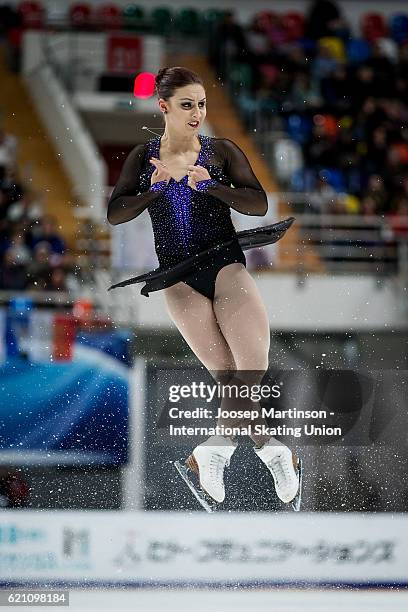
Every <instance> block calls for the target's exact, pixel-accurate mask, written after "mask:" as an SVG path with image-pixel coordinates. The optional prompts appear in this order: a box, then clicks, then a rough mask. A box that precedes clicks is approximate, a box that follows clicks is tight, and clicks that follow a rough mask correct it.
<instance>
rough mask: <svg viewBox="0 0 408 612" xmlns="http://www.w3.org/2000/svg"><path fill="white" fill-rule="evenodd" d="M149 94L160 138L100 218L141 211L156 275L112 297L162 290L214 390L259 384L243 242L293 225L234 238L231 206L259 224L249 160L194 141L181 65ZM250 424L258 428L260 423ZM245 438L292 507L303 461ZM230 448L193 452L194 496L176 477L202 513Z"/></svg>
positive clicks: (188, 80)
mask: <svg viewBox="0 0 408 612" xmlns="http://www.w3.org/2000/svg"><path fill="white" fill-rule="evenodd" d="M156 93H157V96H158V104H159V107H160V110H161V112H162V113H163V115H164V120H165V128H164V134H163V136H161V137H156V138H151V139H150V140H149V141H148V142H147V143H145V144H140V145H137V146H136V147H135V148H134V149H133V150H132V151H131V153H130V154H129V156H128V158H127V159H126V161H125V163H124V166H123V169H122V172H121V175H120V177H119V180H118V183H117V185H116V187H115V189H114V190H113V192H112V195H111V197H110V200H109V203H108V211H107V217H108V221H109V222H110V223H111V224H113V225H117V224H119V223H125V222H127V221H130V220H131V219H134V218H135V217H137V216H138V215H140V214H141V213H142V212H143V211H144V210H145V209H146V208H147V209H148V213H149V215H150V218H151V221H152V226H153V233H154V240H155V249H156V253H157V257H158V260H159V264H160V267H159V268H158V269H157V270H154V271H152V272H149V273H147V274H143V275H140V276H138V277H135V278H133V279H129V280H127V281H123V282H121V283H117V284H116V285H113V286H112V287H110V289H112V288H114V287H120V286H125V285H127V284H130V283H133V282H141V281H145V282H146V284H145V286H144V287H143V289H142V291H141V293H142V294H143V295H145V296H146V297H147V296H148V292H149V291H155V290H158V289H163V290H164V295H165V302H166V306H167V310H168V313H169V315H170V317H171V318H172V320H173V321H174V323H175V325H176V326H177V327H178V329H179V330H180V332H181V334H182V335H183V337H184V339H185V340H186V342H187V343H188V345H189V346H190V347H191V349H192V350H193V352H194V353H195V354H196V356H197V357H198V358H199V359H200V361H201V362H202V363H203V364H204V366H205V367H206V368H207V369H208V371H209V372H210V373H211V374H212V376H213V377H214V379H215V380H216V381H217V382H222V383H223V384H225V383H226V382H228V384H238V385H243V384H245V385H248V386H249V385H253V384H259V383H260V381H261V379H262V377H263V375H264V374H265V372H266V370H267V368H268V352H269V339H270V332H269V320H268V316H267V312H266V310H265V306H264V304H263V302H262V299H261V296H260V294H259V291H258V288H257V286H256V284H255V281H254V280H253V278H252V277H251V275H250V274H249V273H248V271H247V270H246V267H245V266H246V259H245V255H244V253H243V249H242V246H241V244H242V245H244V246H246V248H251V247H252V246H259V245H260V244H268V243H271V242H275V241H276V240H278V239H279V238H280V237H281V236H282V235H283V234H284V233H285V231H286V229H287V228H288V227H289V225H290V224H291V223H292V222H293V218H290V219H288V220H286V221H284V222H281V223H277V224H274V225H271V226H267V227H262V228H256V229H255V230H247V231H245V232H239V233H238V234H237V233H236V231H235V228H234V226H233V224H232V221H231V213H230V208H233V209H234V210H237V211H239V212H241V213H243V214H245V215H259V216H263V215H265V214H266V212H267V209H268V204H267V197H266V194H265V192H264V190H263V189H262V187H261V185H260V183H259V182H258V180H257V178H256V177H255V175H254V173H253V171H252V169H251V166H250V164H249V162H248V159H247V158H246V156H245V154H244V153H243V152H242V151H241V149H240V148H239V147H238V146H237V145H236V144H234V143H233V142H232V141H231V140H228V139H223V138H211V137H207V136H204V135H201V134H199V133H198V130H199V128H200V127H201V125H202V124H203V122H204V120H205V117H206V100H205V90H204V86H203V82H202V80H201V78H200V77H199V76H198V75H197V74H196V73H194V72H192V71H191V70H189V69H186V68H182V67H172V68H164V69H161V70H160V71H159V73H158V74H157V76H156ZM231 183H232V185H233V186H234V187H231ZM268 232H269V233H268ZM242 402H243V400H242V399H240V398H239V397H238V398H235V399H234V400H233V401H232V400H231V399H228V398H225V397H223V399H222V402H221V408H222V409H223V412H224V413H225V410H228V408H233V409H235V410H236V409H240V408H241V407H242ZM245 402H246V405H247V404H248V399H245ZM240 404H241V405H240ZM258 406H259V403H258ZM251 409H253V406H251ZM259 414H260V412H259ZM257 422H259V423H261V422H264V420H262V419H261V417H260V416H259V418H258V419H257ZM232 424H235V425H237V420H236V419H235V420H232V419H225V418H224V419H219V420H218V422H217V425H219V426H221V427H222V426H224V427H228V426H231V425H232ZM251 437H252V439H253V441H254V442H255V446H254V450H255V452H256V453H257V455H258V457H259V458H260V459H261V460H262V461H263V462H264V463H265V465H266V466H267V467H268V469H269V471H270V472H271V474H272V476H273V478H274V482H275V488H276V492H277V495H278V496H279V498H280V499H281V500H282V501H284V502H285V503H289V502H292V505H293V507H294V508H295V509H299V508H298V506H299V504H300V488H301V463H300V460H299V461H298V460H297V458H296V457H295V456H294V455H293V454H292V452H291V450H290V449H289V448H288V447H287V446H285V445H283V444H282V443H281V442H279V441H278V440H276V439H275V438H272V437H271V436H268V435H251ZM235 448H236V440H235V439H233V438H231V437H229V436H222V435H217V436H211V437H210V438H208V440H206V441H205V442H204V443H202V444H200V445H198V446H197V447H196V448H195V449H194V450H193V452H192V454H191V455H190V456H189V458H188V459H187V461H186V464H187V466H188V468H190V469H192V470H194V471H195V472H196V473H197V475H198V478H199V483H200V486H201V488H200V489H197V488H196V487H195V486H194V485H193V483H192V482H191V481H190V480H189V479H188V478H186V476H187V471H186V468H184V471H183V469H179V471H180V473H181V474H182V476H183V478H184V479H185V480H186V482H187V484H188V485H189V486H190V488H191V489H192V490H193V493H194V494H195V495H196V497H197V499H199V501H200V502H201V503H202V505H203V506H204V507H205V508H206V509H207V510H208V511H211V510H212V507H211V503H213V506H214V507H215V504H214V502H216V503H219V502H222V501H223V500H224V497H225V489H224V479H223V476H224V468H225V467H226V466H228V465H229V462H230V459H231V456H232V454H233V452H234V450H235ZM177 463H178V462H176V464H177ZM178 467H179V468H180V464H178ZM208 496H209V498H208ZM206 500H207V501H206ZM208 501H210V505H209V504H208ZM296 506H297V507H296Z"/></svg>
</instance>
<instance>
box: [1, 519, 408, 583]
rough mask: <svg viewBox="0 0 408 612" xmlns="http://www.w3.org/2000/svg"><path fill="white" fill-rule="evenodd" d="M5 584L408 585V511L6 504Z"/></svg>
mask: <svg viewBox="0 0 408 612" xmlns="http://www.w3.org/2000/svg"><path fill="white" fill-rule="evenodd" d="M0 582H1V584H2V585H5V584H12V585H34V584H48V585H50V584H62V585H72V586H75V585H84V584H87V585H91V584H101V585H102V584H103V585H134V586H153V585H190V584H194V585H197V586H200V585H202V586H218V585H219V586H226V585H231V586H232V585H239V586H262V585H265V586H268V585H276V584H288V585H303V584H304V585H328V584H343V585H346V584H350V585H356V586H363V587H364V586H376V585H380V586H391V585H408V517H406V516H405V515H403V514H391V513H384V514H364V513H347V514H334V513H333V514H332V513H302V512H301V513H293V512H287V513H286V512H285V513H270V514H268V513H231V514H230V513H221V512H220V513H215V514H213V515H208V514H205V513H201V512H194V513H184V512H173V513H172V512H132V511H126V512H121V511H86V512H83V511H82V512H81V511H75V510H73V511H53V512H50V511H40V510H39V511H37V510H23V509H22V510H3V512H2V514H1V518H0Z"/></svg>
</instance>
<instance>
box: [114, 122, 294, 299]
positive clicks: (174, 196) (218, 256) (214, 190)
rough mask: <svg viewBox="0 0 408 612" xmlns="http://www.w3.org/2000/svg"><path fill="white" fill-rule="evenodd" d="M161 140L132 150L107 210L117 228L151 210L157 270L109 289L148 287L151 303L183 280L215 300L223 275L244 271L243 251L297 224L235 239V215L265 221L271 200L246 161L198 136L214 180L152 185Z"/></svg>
mask: <svg viewBox="0 0 408 612" xmlns="http://www.w3.org/2000/svg"><path fill="white" fill-rule="evenodd" d="M160 140H161V139H160V137H156V138H152V139H150V140H149V141H148V142H147V143H145V144H142V145H137V146H136V147H135V148H134V149H133V150H132V152H131V153H130V154H129V156H128V158H127V160H126V162H125V164H124V166H123V169H122V173H121V175H120V178H119V181H118V183H117V185H116V187H115V189H114V190H113V192H112V195H111V198H110V200H109V204H108V219H109V221H110V222H111V223H113V224H115V225H116V224H118V223H124V222H126V221H130V220H131V219H134V218H135V217H137V216H138V215H139V214H140V213H141V212H143V210H144V209H145V208H147V210H148V213H149V215H150V219H151V222H152V227H153V234H154V243H155V250H156V254H157V258H158V261H159V268H157V269H156V270H152V271H151V272H147V273H145V274H141V275H139V276H136V277H134V278H131V279H127V280H125V281H122V282H120V283H116V284H115V285H112V286H111V287H110V288H109V289H113V288H116V287H124V286H126V285H129V284H132V283H137V282H145V283H146V284H145V286H144V287H143V288H142V290H141V293H142V295H145V296H146V297H147V296H148V294H149V292H151V291H157V290H159V289H163V288H165V287H169V286H170V285H173V284H175V283H177V282H179V281H181V280H182V281H184V282H185V283H187V284H188V285H190V286H192V287H193V288H194V289H196V290H197V291H199V292H200V293H202V294H203V295H205V296H207V297H209V298H210V299H213V297H214V287H215V279H216V276H217V273H218V272H219V270H220V269H221V268H222V267H223V266H225V265H227V264H229V263H232V262H241V263H242V264H244V265H245V264H246V260H245V255H244V253H243V250H245V249H249V248H252V247H256V246H262V245H265V244H271V243H273V242H276V241H277V240H279V238H281V237H282V236H283V234H284V233H285V232H286V230H287V229H288V227H290V225H291V224H292V223H293V221H294V218H293V217H290V218H289V219H285V220H284V221H281V222H279V223H275V224H273V225H269V226H263V227H258V228H255V229H251V230H245V231H243V232H236V230H235V228H234V225H233V223H232V220H231V211H230V208H234V209H235V210H237V211H239V212H242V213H243V214H247V215H260V216H262V215H264V214H265V213H266V211H267V198H266V194H265V192H264V190H263V189H262V187H261V185H260V183H259V181H258V180H257V178H256V177H255V175H254V173H253V171H252V169H251V166H250V164H249V162H248V159H247V158H246V156H245V154H244V153H243V152H242V151H241V149H240V148H239V147H237V145H235V144H234V143H233V142H232V141H230V140H228V139H221V138H212V137H209V136H203V135H201V134H200V135H199V140H200V143H201V149H200V152H199V155H198V158H197V161H196V163H195V164H194V165H196V166H203V167H205V168H207V170H208V173H209V175H210V176H211V179H207V180H203V181H199V182H198V183H197V184H196V187H197V189H196V190H195V189H192V188H191V187H189V186H188V184H187V183H188V176H187V175H185V176H184V177H183V178H182V179H181V180H180V181H176V180H175V179H173V178H171V179H170V180H169V181H168V182H166V181H162V182H158V183H155V184H153V185H151V175H152V173H153V172H154V170H155V167H154V166H153V164H151V163H150V161H149V160H150V158H151V157H156V158H160ZM231 184H232V185H234V187H231Z"/></svg>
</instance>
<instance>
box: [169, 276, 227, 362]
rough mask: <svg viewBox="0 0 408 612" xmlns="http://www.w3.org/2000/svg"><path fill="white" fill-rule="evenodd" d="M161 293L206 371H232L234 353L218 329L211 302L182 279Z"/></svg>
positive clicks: (170, 313)
mask: <svg viewBox="0 0 408 612" xmlns="http://www.w3.org/2000/svg"><path fill="white" fill-rule="evenodd" d="M164 296H165V301H166V306H167V311H168V313H169V315H170V317H171V319H172V320H173V322H174V323H175V325H176V326H177V328H178V329H179V331H180V333H181V335H182V336H183V338H184V339H185V341H186V342H187V344H188V345H189V347H190V348H191V350H192V351H193V353H194V354H195V355H196V356H197V357H198V359H199V360H200V361H201V363H203V365H204V366H205V367H206V368H207V370H208V371H209V372H210V373H214V372H218V371H219V372H223V371H226V370H230V371H232V372H234V371H235V369H236V366H235V361H234V356H233V354H232V352H231V349H230V347H229V346H228V343H227V341H226V340H225V338H224V336H223V334H222V332H221V330H220V327H219V325H218V322H217V319H216V317H215V314H214V310H213V303H212V301H211V300H210V299H209V298H207V297H206V296H204V295H202V294H201V293H199V292H198V291H196V290H195V289H193V288H192V287H190V286H189V285H187V284H186V283H183V282H179V283H176V284H175V285H173V286H171V287H167V288H166V289H165V290H164Z"/></svg>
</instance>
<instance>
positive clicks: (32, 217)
mask: <svg viewBox="0 0 408 612" xmlns="http://www.w3.org/2000/svg"><path fill="white" fill-rule="evenodd" d="M42 213H43V207H42V203H41V201H40V200H39V198H38V197H36V195H35V194H34V193H33V192H32V191H26V192H25V193H24V195H23V196H22V198H20V199H19V200H16V201H15V202H14V203H12V204H11V205H10V207H9V209H8V211H7V218H8V219H9V220H10V221H11V222H13V223H14V222H17V221H24V222H25V223H31V222H32V221H38V220H39V219H40V218H41V216H42Z"/></svg>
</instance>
